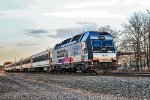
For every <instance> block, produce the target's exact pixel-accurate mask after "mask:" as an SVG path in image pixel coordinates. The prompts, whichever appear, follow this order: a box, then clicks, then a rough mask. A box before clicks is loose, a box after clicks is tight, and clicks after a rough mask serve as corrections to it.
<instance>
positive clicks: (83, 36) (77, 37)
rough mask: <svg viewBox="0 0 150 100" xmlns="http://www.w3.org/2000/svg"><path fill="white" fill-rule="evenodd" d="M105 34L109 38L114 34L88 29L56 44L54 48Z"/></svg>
mask: <svg viewBox="0 0 150 100" xmlns="http://www.w3.org/2000/svg"><path fill="white" fill-rule="evenodd" d="M101 35H102V36H105V37H106V38H107V39H112V35H111V34H110V33H108V32H98V31H87V32H84V33H81V34H78V35H75V36H74V37H73V38H68V39H66V40H64V41H62V42H61V43H58V44H56V45H55V47H54V49H58V48H60V47H64V46H67V45H71V44H74V43H77V42H81V41H86V39H87V37H88V36H90V38H91V39H98V36H101Z"/></svg>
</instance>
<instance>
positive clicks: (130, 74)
mask: <svg viewBox="0 0 150 100" xmlns="http://www.w3.org/2000/svg"><path fill="white" fill-rule="evenodd" d="M8 73H10V72H8ZM27 73H32V74H49V75H70V76H117V77H150V72H108V73H106V74H95V73H93V74H90V73H84V74H83V73H82V72H77V73H68V72H67V73H45V72H27Z"/></svg>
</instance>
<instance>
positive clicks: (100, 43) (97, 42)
mask: <svg viewBox="0 0 150 100" xmlns="http://www.w3.org/2000/svg"><path fill="white" fill-rule="evenodd" d="M92 45H93V47H100V46H102V41H101V40H92Z"/></svg>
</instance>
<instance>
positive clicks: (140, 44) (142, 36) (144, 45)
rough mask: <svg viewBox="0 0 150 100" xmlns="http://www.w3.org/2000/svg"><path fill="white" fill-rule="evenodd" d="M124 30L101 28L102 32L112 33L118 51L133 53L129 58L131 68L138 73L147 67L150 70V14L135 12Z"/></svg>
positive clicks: (124, 26) (108, 27) (125, 24)
mask: <svg viewBox="0 0 150 100" xmlns="http://www.w3.org/2000/svg"><path fill="white" fill-rule="evenodd" d="M122 26H123V30H117V29H113V28H112V27H110V26H104V27H100V28H99V30H100V31H107V32H110V33H112V35H113V37H114V42H115V45H116V48H117V51H121V52H131V55H130V56H129V57H128V58H127V59H128V62H129V66H130V68H134V69H135V70H136V71H139V70H142V69H143V68H145V67H147V68H148V69H149V70H150V13H149V11H148V10H147V12H135V13H133V14H132V15H131V16H130V17H129V18H128V21H127V23H124V24H123V25H122Z"/></svg>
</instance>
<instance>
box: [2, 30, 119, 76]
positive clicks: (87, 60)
mask: <svg viewBox="0 0 150 100" xmlns="http://www.w3.org/2000/svg"><path fill="white" fill-rule="evenodd" d="M116 61H117V60H116V50H115V47H114V43H113V37H112V35H111V34H110V33H107V32H97V31H87V32H84V33H81V34H78V35H76V36H74V37H72V38H68V39H66V40H64V41H62V42H61V43H58V44H56V45H55V47H54V48H53V49H50V50H46V51H43V52H41V53H38V54H35V55H32V56H31V57H28V58H26V59H22V60H20V61H18V62H15V63H12V64H10V65H7V66H6V68H5V69H6V71H10V70H11V71H14V70H20V71H50V72H76V71H78V70H80V71H82V72H83V73H86V72H90V73H91V72H96V73H97V72H98V71H100V70H106V71H108V70H114V69H117V64H116Z"/></svg>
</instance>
